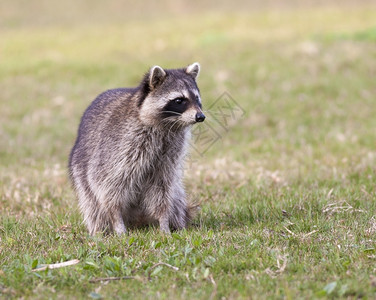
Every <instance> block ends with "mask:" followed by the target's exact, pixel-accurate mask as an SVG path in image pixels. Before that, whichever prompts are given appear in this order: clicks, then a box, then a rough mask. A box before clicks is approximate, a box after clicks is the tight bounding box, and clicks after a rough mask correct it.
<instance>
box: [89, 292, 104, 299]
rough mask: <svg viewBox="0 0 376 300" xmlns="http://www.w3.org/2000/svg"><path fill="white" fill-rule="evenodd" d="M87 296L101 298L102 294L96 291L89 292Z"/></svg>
mask: <svg viewBox="0 0 376 300" xmlns="http://www.w3.org/2000/svg"><path fill="white" fill-rule="evenodd" d="M89 297H90V298H93V299H102V298H103V297H102V295H100V294H98V293H96V292H91V293H90V294H89Z"/></svg>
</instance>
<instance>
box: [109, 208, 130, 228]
mask: <svg viewBox="0 0 376 300" xmlns="http://www.w3.org/2000/svg"><path fill="white" fill-rule="evenodd" d="M112 229H113V231H115V232H116V233H117V234H123V233H126V232H127V229H126V228H125V225H124V220H123V215H122V212H121V209H116V210H114V211H113V214H112Z"/></svg>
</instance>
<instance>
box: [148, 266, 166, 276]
mask: <svg viewBox="0 0 376 300" xmlns="http://www.w3.org/2000/svg"><path fill="white" fill-rule="evenodd" d="M162 269H163V267H162V266H158V267H156V268H155V269H154V270H153V272H151V276H155V275H157V274H158V273H159V272H160V271H162Z"/></svg>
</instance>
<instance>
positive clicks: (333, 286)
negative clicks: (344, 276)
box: [323, 281, 337, 295]
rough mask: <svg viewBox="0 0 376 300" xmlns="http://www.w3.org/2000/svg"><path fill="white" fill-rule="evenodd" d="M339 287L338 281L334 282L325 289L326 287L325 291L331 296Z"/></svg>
mask: <svg viewBox="0 0 376 300" xmlns="http://www.w3.org/2000/svg"><path fill="white" fill-rule="evenodd" d="M336 286H337V282H336V281H333V282H331V283H328V284H327V285H326V286H325V287H324V289H323V290H324V291H325V292H326V294H327V295H330V294H331V293H332V292H333V291H334V289H335V288H336Z"/></svg>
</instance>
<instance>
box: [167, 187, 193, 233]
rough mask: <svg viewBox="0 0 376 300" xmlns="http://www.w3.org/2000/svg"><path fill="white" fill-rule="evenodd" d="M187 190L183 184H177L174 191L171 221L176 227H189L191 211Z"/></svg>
mask: <svg viewBox="0 0 376 300" xmlns="http://www.w3.org/2000/svg"><path fill="white" fill-rule="evenodd" d="M185 198H186V197H185V192H184V188H183V185H182V184H176V185H175V187H174V193H173V203H172V213H171V215H170V220H169V223H170V225H171V226H172V227H173V228H174V229H178V230H179V229H183V228H186V227H187V223H188V221H189V217H188V215H189V213H188V208H187V202H186V200H185Z"/></svg>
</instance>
